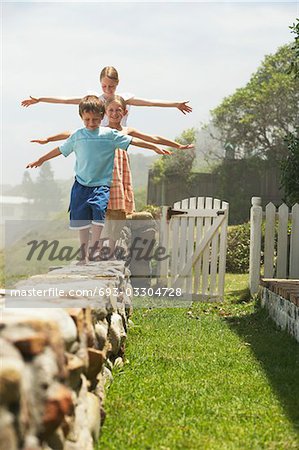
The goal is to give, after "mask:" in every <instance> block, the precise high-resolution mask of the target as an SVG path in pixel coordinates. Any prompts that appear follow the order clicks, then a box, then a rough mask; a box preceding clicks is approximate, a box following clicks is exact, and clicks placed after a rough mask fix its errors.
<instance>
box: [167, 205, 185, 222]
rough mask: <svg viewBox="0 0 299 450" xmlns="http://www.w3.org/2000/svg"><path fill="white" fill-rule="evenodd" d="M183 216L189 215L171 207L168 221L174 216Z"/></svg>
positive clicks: (168, 211) (168, 212)
mask: <svg viewBox="0 0 299 450" xmlns="http://www.w3.org/2000/svg"><path fill="white" fill-rule="evenodd" d="M182 214H188V212H187V211H180V210H179V209H172V207H171V206H169V208H168V210H167V220H168V221H169V220H170V219H171V217H172V216H178V215H182Z"/></svg>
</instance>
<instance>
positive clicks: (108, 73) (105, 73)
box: [100, 66, 119, 83]
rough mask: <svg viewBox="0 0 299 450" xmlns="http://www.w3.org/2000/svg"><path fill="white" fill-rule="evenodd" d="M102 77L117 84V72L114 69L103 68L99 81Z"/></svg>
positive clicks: (109, 67) (110, 67)
mask: <svg viewBox="0 0 299 450" xmlns="http://www.w3.org/2000/svg"><path fill="white" fill-rule="evenodd" d="M104 77H108V78H110V80H113V81H116V82H117V83H118V82H119V78H118V72H117V70H116V69H115V67H112V66H107V67H104V69H102V71H101V73H100V81H102V79H103V78H104Z"/></svg>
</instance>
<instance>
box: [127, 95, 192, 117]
mask: <svg viewBox="0 0 299 450" xmlns="http://www.w3.org/2000/svg"><path fill="white" fill-rule="evenodd" d="M187 103H189V100H188V101H187V102H167V101H164V100H147V99H145V98H136V97H133V98H130V99H129V100H127V101H126V104H127V105H132V106H160V107H162V108H178V109H179V110H180V111H182V113H183V114H186V113H190V112H192V108H191V106H189V105H187Z"/></svg>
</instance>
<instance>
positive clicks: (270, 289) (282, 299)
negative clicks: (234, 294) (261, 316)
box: [261, 279, 299, 342]
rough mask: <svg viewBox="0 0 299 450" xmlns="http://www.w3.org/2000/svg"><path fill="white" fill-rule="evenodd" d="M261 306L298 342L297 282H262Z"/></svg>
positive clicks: (267, 280) (298, 292)
mask: <svg viewBox="0 0 299 450" xmlns="http://www.w3.org/2000/svg"><path fill="white" fill-rule="evenodd" d="M262 286H263V288H262V289H263V292H262V300H261V304H262V306H263V307H265V308H267V310H268V311H269V314H270V316H271V317H272V319H273V320H274V321H275V323H276V324H277V325H278V326H279V327H280V328H281V329H283V330H286V331H287V332H288V333H290V334H291V335H292V336H293V337H294V338H295V339H296V340H297V341H298V342H299V280H275V279H264V280H262Z"/></svg>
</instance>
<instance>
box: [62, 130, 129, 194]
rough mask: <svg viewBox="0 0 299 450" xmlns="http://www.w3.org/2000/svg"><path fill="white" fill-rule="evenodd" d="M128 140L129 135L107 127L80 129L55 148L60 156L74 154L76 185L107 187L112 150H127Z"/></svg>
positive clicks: (109, 177) (111, 167)
mask: <svg viewBox="0 0 299 450" xmlns="http://www.w3.org/2000/svg"><path fill="white" fill-rule="evenodd" d="M131 140H132V137H131V136H127V135H124V134H121V133H119V132H118V131H117V130H113V129H111V128H105V127H99V128H97V129H96V130H88V129H87V128H81V129H80V130H77V131H75V133H73V134H72V135H71V136H70V137H69V138H68V139H67V141H65V142H64V143H63V144H62V145H60V146H59V150H60V151H61V153H62V154H63V155H64V156H68V155H70V154H71V153H72V152H74V153H75V155H76V164H75V173H76V179H77V181H78V182H79V183H80V184H83V186H91V187H94V186H103V185H106V186H110V184H111V180H112V173H113V166H114V154H115V150H116V149H117V148H121V149H122V150H127V148H128V146H129V145H130V143H131Z"/></svg>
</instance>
